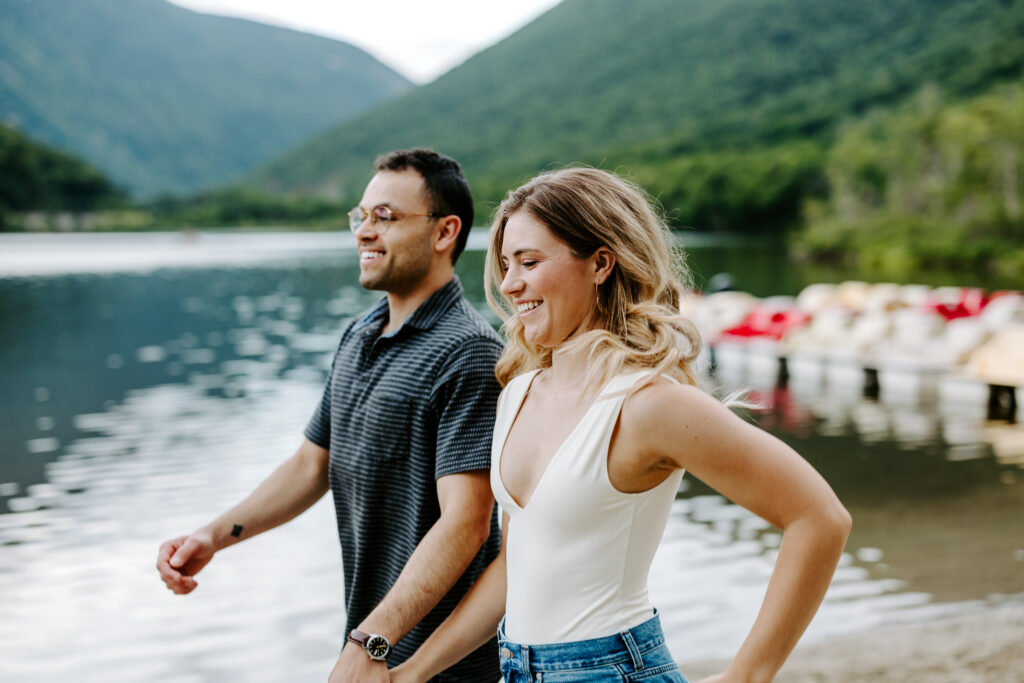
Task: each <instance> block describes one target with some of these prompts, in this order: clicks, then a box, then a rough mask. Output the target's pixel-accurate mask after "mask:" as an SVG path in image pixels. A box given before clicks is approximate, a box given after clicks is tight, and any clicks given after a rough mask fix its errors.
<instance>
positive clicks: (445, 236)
mask: <svg viewBox="0 0 1024 683" xmlns="http://www.w3.org/2000/svg"><path fill="white" fill-rule="evenodd" d="M437 223H438V228H437V232H436V233H435V235H434V251H436V252H438V253H440V252H444V251H448V250H449V249H452V248H454V245H455V241H456V240H457V239H458V237H459V233H460V232H462V219H461V218H459V217H458V216H455V215H452V216H445V217H444V218H441V219H440V220H438V222H437Z"/></svg>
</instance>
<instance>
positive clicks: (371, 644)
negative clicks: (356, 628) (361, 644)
mask: <svg viewBox="0 0 1024 683" xmlns="http://www.w3.org/2000/svg"><path fill="white" fill-rule="evenodd" d="M366 652H367V653H368V654H369V655H370V657H372V658H373V659H384V658H385V657H387V656H388V653H389V652H391V645H390V644H389V643H388V640H387V638H385V637H383V636H373V637H372V638H370V639H369V640H368V641H366Z"/></svg>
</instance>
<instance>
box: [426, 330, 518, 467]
mask: <svg viewBox="0 0 1024 683" xmlns="http://www.w3.org/2000/svg"><path fill="white" fill-rule="evenodd" d="M501 352H502V346H501V342H500V341H498V340H497V339H491V338H487V337H475V338H472V339H470V340H468V341H467V342H465V343H464V344H462V345H460V346H459V348H458V350H457V351H456V352H455V353H453V354H452V355H451V357H450V360H449V361H448V362H447V363H446V364H445V366H444V368H443V370H442V372H441V374H440V376H439V378H438V381H437V382H436V383H435V385H434V390H433V399H434V401H435V407H436V410H437V414H438V416H439V419H438V424H437V450H436V461H435V465H434V477H435V478H436V479H440V478H441V477H443V476H446V475H449V474H458V473H460V472H468V471H471V470H486V469H489V468H490V465H491V437H492V434H493V432H494V417H495V411H496V409H497V403H498V396H499V394H501V386H500V385H499V384H498V380H497V378H496V377H495V376H494V366H495V365H496V364H497V362H498V358H499V357H500V356H501Z"/></svg>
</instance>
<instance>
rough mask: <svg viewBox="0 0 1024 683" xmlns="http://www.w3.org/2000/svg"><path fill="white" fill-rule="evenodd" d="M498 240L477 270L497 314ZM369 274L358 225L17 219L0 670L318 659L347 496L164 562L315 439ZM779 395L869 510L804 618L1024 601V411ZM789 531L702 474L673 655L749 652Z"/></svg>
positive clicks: (672, 613)
mask: <svg viewBox="0 0 1024 683" xmlns="http://www.w3.org/2000/svg"><path fill="white" fill-rule="evenodd" d="M484 242H485V237H484V236H483V235H480V234H475V235H474V236H473V238H472V241H471V249H470V251H468V252H467V253H466V254H465V255H464V256H463V258H462V259H461V260H460V264H459V269H458V270H459V274H460V277H461V278H462V282H463V285H464V286H465V288H466V290H467V293H468V296H469V297H470V299H471V300H472V301H473V302H474V304H475V305H476V306H477V307H478V308H480V309H481V310H486V307H485V305H484V302H483V292H482V284H481V282H480V280H481V278H480V272H481V268H482V263H483V253H482V251H480V249H481V247H482V246H483V244H484ZM691 262H692V263H693V265H694V267H695V268H696V269H697V270H698V271H699V273H700V274H701V275H702V276H703V277H708V276H710V275H711V274H713V273H715V272H718V271H720V270H730V271H732V272H733V273H734V275H737V277H738V279H739V283H740V285H742V286H744V288H746V289H748V290H750V291H753V292H754V293H756V294H759V295H767V294H775V293H795V292H796V291H798V290H799V289H800V288H801V287H802V286H803V285H805V284H807V283H808V282H810V281H813V280H815V279H820V280H833V281H834V280H837V279H842V278H844V277H848V276H849V274H848V273H841V272H838V271H822V270H807V269H801V268H796V267H793V266H792V265H790V264H788V263H786V261H785V259H784V258H783V257H782V255H781V252H778V251H777V250H773V249H770V248H765V247H753V248H751V247H741V246H738V245H735V244H733V245H729V244H724V245H723V244H717V245H716V244H714V243H712V244H704V245H701V244H697V245H695V246H694V247H693V248H692V250H691ZM357 272H358V263H357V256H356V253H355V251H354V249H353V245H352V238H351V236H350V235H348V234H347V233H316V234H296V233H287V234H279V233H247V234H237V233H234V234H232V233H221V234H207V233H204V234H199V235H180V234H177V233H163V234H160V233H158V234H139V235H0V396H2V407H3V410H2V411H0V680H3V681H5V682H22V681H24V682H28V681H31V682H34V683H35V682H41V681H66V680H69V679H70V680H76V681H104V682H114V681H126V682H127V681H131V682H133V683H138V682H140V681H166V682H181V683H184V682H209V683H214V682H217V683H225V682H227V683H231V682H235V681H238V682H242V681H245V682H250V681H268V682H269V681H284V680H288V681H320V680H324V678H325V677H326V674H327V672H328V671H329V670H330V667H331V665H332V663H333V661H334V658H335V656H336V653H337V651H338V647H339V645H340V643H341V641H342V637H343V633H342V629H343V625H344V606H343V604H342V580H341V569H340V567H341V564H340V551H339V549H338V543H337V540H336V535H335V531H334V521H333V510H332V509H331V505H330V502H329V499H327V498H325V499H324V500H322V501H321V502H320V503H318V504H317V505H316V506H314V507H313V508H312V509H311V510H310V511H309V512H307V513H306V514H304V515H302V516H301V517H300V518H298V519H297V520H295V521H293V522H292V523H290V524H288V525H285V526H283V527H281V528H279V529H276V530H274V531H272V532H269V533H267V534H265V535H263V536H261V537H259V538H257V539H254V540H252V541H249V542H247V543H243V544H241V545H239V546H236V547H234V548H231V549H229V550H227V551H224V552H223V553H222V554H221V555H220V556H218V557H217V559H216V561H215V562H214V563H213V564H211V565H210V566H209V567H208V568H207V569H206V570H205V571H204V572H203V574H202V575H201V576H200V588H199V589H197V591H196V592H195V593H194V594H192V595H190V596H188V597H184V598H182V597H177V596H173V595H171V594H170V593H169V592H167V591H166V590H165V589H164V588H163V584H162V583H161V582H160V581H159V579H158V577H157V574H156V571H155V570H154V568H153V564H154V560H155V555H156V550H157V547H158V545H159V543H160V542H161V541H163V540H164V539H166V538H169V537H171V536H173V535H177V534H180V533H185V532H187V531H190V530H192V529H194V528H195V527H197V526H199V525H201V524H203V523H205V522H206V521H208V520H209V519H210V518H211V517H212V516H214V515H216V514H218V513H219V512H221V511H223V510H224V509H225V508H226V507H228V506H230V505H232V504H233V503H235V502H237V501H238V500H239V499H240V498H241V497H242V496H244V495H245V494H246V493H248V492H249V491H250V490H251V489H252V488H253V487H254V486H255V485H256V484H257V483H258V482H259V481H260V480H261V479H262V478H263V477H265V476H266V475H267V474H268V473H269V472H270V471H271V470H272V469H273V468H274V467H275V466H276V464H277V463H279V462H280V461H281V459H283V458H284V457H286V456H288V455H289V454H290V453H291V452H292V451H293V450H294V448H295V447H296V446H297V445H298V443H299V441H300V439H301V434H302V428H303V426H304V424H305V422H306V420H307V419H308V417H309V415H310V413H311V411H312V410H313V407H314V406H315V404H316V402H317V399H318V396H319V392H320V390H321V384H322V382H323V380H324V377H325V373H326V370H327V367H328V363H329V360H330V357H331V354H332V352H333V349H334V348H335V345H336V343H337V339H338V334H339V332H340V330H341V328H342V327H343V326H344V325H345V323H346V322H347V321H348V320H349V319H351V317H352V316H354V315H356V314H357V313H358V312H359V311H361V310H363V309H365V308H366V307H368V306H369V305H371V304H372V303H373V302H374V301H375V300H376V299H377V296H378V295H377V294H375V293H371V292H366V291H364V290H362V289H361V288H360V287H359V285H358V283H357ZM943 277H946V276H943V275H939V276H937V278H938V279H939V280H940V281H941V280H942V278H943ZM936 283H938V282H936ZM947 283H948V282H947ZM961 284H990V283H978V282H961ZM990 286H992V285H991V284H990ZM488 315H490V314H489V313H488ZM492 319H493V318H492ZM759 398H760V399H761V401H762V402H763V403H764V405H765V406H766V408H765V409H764V410H762V411H759V412H758V413H756V414H754V415H752V416H751V419H754V420H756V421H758V422H759V423H760V424H761V425H762V426H763V427H764V428H766V429H768V430H770V431H771V432H773V433H775V434H777V435H778V436H780V437H781V438H782V439H784V440H785V441H787V442H788V443H790V444H791V445H792V446H793V447H794V448H796V449H797V450H798V451H799V452H800V453H801V454H802V455H804V457H806V458H807V459H808V461H810V463H811V464H812V465H813V466H814V467H815V468H817V469H818V470H819V471H820V472H822V474H824V476H825V477H826V478H827V479H828V480H829V482H830V483H831V484H832V485H833V487H834V488H835V489H836V491H837V492H838V494H839V496H840V498H841V499H842V500H843V502H844V503H845V504H846V505H847V507H848V508H849V509H850V511H851V513H852V514H853V518H854V530H853V533H852V535H851V537H850V541H849V544H848V547H847V553H846V555H845V556H844V558H843V562H842V566H841V567H840V569H839V572H838V573H837V575H836V578H835V581H834V582H833V585H832V587H831V589H830V591H829V594H828V597H827V598H826V601H825V604H824V605H823V607H822V609H821V612H820V613H819V615H818V617H817V618H816V619H815V621H814V623H813V624H812V625H811V628H810V630H809V632H808V635H807V638H808V639H819V638H823V637H827V636H830V635H834V634H842V633H849V632H854V631H858V630H864V629H869V628H872V627H874V626H877V625H879V624H884V623H891V622H895V621H903V620H917V619H929V618H933V617H935V616H936V615H942V614H947V613H955V612H963V611H970V610H981V609H986V608H988V607H990V606H992V605H994V604H997V603H1001V602H1005V601H1008V600H1021V599H1024V471H1022V470H1021V463H1022V462H1024V430H1022V429H1021V428H1020V427H1019V426H1017V425H1013V424H1009V423H1005V422H991V421H987V420H986V419H985V406H983V405H978V406H971V405H966V404H961V405H956V406H946V405H942V404H939V403H935V402H934V401H932V402H928V401H924V402H921V401H913V400H906V399H904V400H901V401H900V402H898V403H882V402H879V401H878V400H875V399H871V398H865V397H864V396H862V395H860V393H859V392H853V393H852V394H851V393H850V392H849V391H846V392H844V391H841V390H837V389H830V388H829V387H828V386H825V385H823V384H808V385H805V386H801V385H800V384H793V383H792V382H791V383H790V385H789V386H787V387H785V388H771V387H768V388H766V389H763V390H761V391H760V393H759ZM778 542H779V535H778V533H777V532H776V531H775V530H774V529H772V528H770V527H769V526H768V525H766V524H765V523H764V522H762V521H761V520H759V519H757V518H755V517H753V516H752V515H750V514H749V513H748V512H746V511H745V510H743V509H741V508H738V507H736V506H734V505H731V504H729V503H728V502H726V501H725V500H723V499H722V498H721V497H719V496H717V495H716V494H715V493H714V492H713V491H711V490H708V489H707V488H706V487H704V486H703V485H702V484H700V483H699V482H696V481H693V480H690V479H685V480H684V484H683V487H682V490H681V491H680V494H679V496H678V499H677V501H676V505H675V508H674V510H673V512H672V515H671V518H670V521H669V525H668V529H667V531H666V534H665V538H664V541H663V543H662V545H661V548H660V550H659V553H658V555H657V558H656V560H655V563H654V566H653V568H652V571H651V592H652V598H653V600H654V602H655V604H656V605H658V606H659V608H660V610H661V613H662V616H663V619H664V623H665V627H666V631H667V634H668V639H669V644H670V646H671V648H672V650H673V653H674V654H675V655H676V657H677V658H678V659H680V660H682V661H686V660H693V659H698V658H705V657H712V656H726V655H728V654H729V653H730V652H732V651H734V650H735V648H736V647H737V646H738V645H739V643H740V642H741V640H742V638H743V636H744V635H745V633H746V631H747V629H748V628H749V626H750V623H751V622H752V620H753V618H754V615H755V612H756V610H757V607H758V604H759V601H760V597H761V596H762V595H763V592H764V588H765V584H766V582H767V579H768V576H769V573H770V571H771V567H772V561H773V557H774V553H775V551H776V548H777V546H778Z"/></svg>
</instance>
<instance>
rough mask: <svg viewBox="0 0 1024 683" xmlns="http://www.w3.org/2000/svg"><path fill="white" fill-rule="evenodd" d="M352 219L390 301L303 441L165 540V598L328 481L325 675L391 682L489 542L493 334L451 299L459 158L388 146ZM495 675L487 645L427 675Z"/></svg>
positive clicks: (366, 273)
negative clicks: (262, 475)
mask: <svg viewBox="0 0 1024 683" xmlns="http://www.w3.org/2000/svg"><path fill="white" fill-rule="evenodd" d="M374 170H375V171H376V174H375V175H374V176H373V179H372V180H371V181H370V183H369V184H368V185H367V186H366V190H365V192H364V193H363V198H362V200H361V201H360V203H359V206H358V207H356V208H355V209H353V210H352V212H351V213H350V214H349V217H350V227H351V228H352V230H353V231H354V232H355V235H356V238H357V240H358V246H359V271H360V274H359V283H360V284H361V285H362V286H363V287H366V288H368V289H374V290H382V291H384V292H386V294H387V295H386V297H384V298H383V299H381V301H380V302H379V303H378V304H377V305H376V306H374V307H373V308H372V309H370V310H369V311H368V312H367V313H365V314H364V315H362V316H361V317H360V318H358V319H357V320H355V321H354V322H353V323H352V324H351V325H349V326H348V328H347V329H346V330H345V331H344V333H343V334H342V337H341V343H340V344H339V346H338V350H337V353H336V354H335V357H334V362H333V364H332V366H331V371H330V375H329V377H328V379H327V385H326V387H325V389H324V393H323V398H322V400H321V403H320V405H319V407H318V409H317V410H316V411H315V412H314V414H313V417H312V419H311V420H310V422H309V424H308V425H307V427H306V430H305V437H306V438H305V440H304V441H303V443H302V445H301V446H300V447H299V449H298V451H297V452H296V453H295V454H294V455H293V456H292V457H291V458H289V459H288V460H286V461H285V462H284V463H283V464H282V465H281V466H280V467H278V468H277V470H275V471H274V472H273V473H272V474H271V475H270V476H269V477H268V478H267V479H266V480H264V481H263V483H261V484H260V485H259V486H258V487H257V488H256V490H255V491H253V492H252V493H251V494H250V495H249V496H248V497H247V498H246V499H245V500H243V501H242V502H241V503H239V504H238V505H237V506H235V507H234V508H232V509H231V510H229V511H228V512H226V513H225V514H223V515H221V516H220V517H218V518H217V519H215V520H214V521H213V522H211V523H210V524H208V525H206V526H204V527H203V528H201V529H199V530H198V531H196V532H194V533H193V534H191V535H189V536H182V537H179V538H176V539H173V540H170V541H167V542H166V543H164V544H163V545H162V546H161V547H160V552H159V555H158V559H157V569H158V570H159V571H160V575H161V578H162V579H163V580H164V583H166V584H167V587H168V588H170V589H171V590H172V591H174V592H175V593H189V592H191V591H192V590H193V589H194V588H195V587H196V580H195V575H196V574H197V573H198V572H199V570H201V569H202V568H203V567H204V566H205V565H206V564H207V563H208V562H209V561H210V559H212V558H213V556H214V554H215V553H216V552H217V551H218V550H220V549H222V548H226V547H228V546H230V545H233V544H234V543H237V542H239V541H241V540H244V539H247V538H250V537H252V536H254V535H256V534H259V533H262V532H264V531H267V530H268V529H271V528H273V527H276V526H278V525H280V524H283V523H284V522H286V521H288V520H290V519H292V518H293V517H295V516H296V515H298V514H300V513H301V512H303V511H304V510H306V509H308V508H309V507H310V506H311V505H313V503H315V502H316V501H317V500H318V499H319V498H320V497H321V496H322V495H323V494H324V493H326V492H327V490H328V489H330V490H331V492H332V493H333V496H334V504H335V510H336V513H337V519H338V535H339V538H340V541H341V546H342V562H343V565H344V574H345V602H346V609H347V613H348V624H347V626H346V631H347V632H348V634H349V635H348V639H347V642H346V644H345V646H344V648H343V649H342V651H341V655H340V656H339V657H338V661H337V663H336V664H335V666H334V670H333V671H332V672H331V677H330V681H331V682H332V683H347V682H350V681H351V682H354V681H358V682H359V683H366V682H368V681H387V680H388V671H387V667H388V665H392V666H393V665H395V664H398V663H400V662H402V661H404V660H405V658H406V657H408V656H409V655H410V654H412V652H414V651H415V650H416V648H418V647H419V645H420V644H421V643H422V642H423V641H424V640H425V639H426V638H427V636H428V635H430V633H431V632H432V631H433V630H434V629H435V628H436V627H437V625H438V624H440V623H441V622H442V621H443V620H444V618H445V617H446V616H447V615H448V614H449V613H450V612H451V610H452V609H453V608H454V607H455V605H456V604H457V603H458V601H459V600H460V599H461V598H462V596H463V595H464V594H465V592H466V591H467V590H468V588H469V586H470V585H471V584H472V582H473V581H475V580H476V578H477V577H478V576H479V575H480V573H481V572H482V571H483V569H484V568H485V567H486V566H487V565H488V563H489V562H490V561H491V560H492V559H493V558H494V557H495V555H496V554H497V551H498V544H499V542H500V537H499V533H498V528H497V516H496V514H495V509H494V499H493V498H492V496H491V490H490V484H489V478H488V472H487V468H488V467H489V465H490V443H491V432H492V429H493V423H494V413H495V404H496V401H497V396H498V393H499V391H500V389H499V386H498V383H497V380H496V379H495V377H494V365H495V363H496V361H497V359H498V357H499V355H500V354H501V346H502V345H501V341H500V338H499V337H498V336H497V334H495V333H494V331H493V330H492V329H491V327H490V326H489V325H488V324H487V323H486V321H484V319H483V318H482V317H481V316H480V315H479V314H478V313H477V312H476V311H474V310H473V308H472V307H471V306H470V305H469V304H468V303H467V302H466V301H465V299H464V298H463V297H462V288H461V286H460V284H459V281H458V278H456V277H455V275H454V264H455V260H456V259H457V258H458V256H459V254H460V253H461V252H462V250H463V248H464V247H465V245H466V239H467V237H468V234H469V229H470V227H471V226H472V224H473V202H472V197H471V196H470V193H469V187H468V186H467V184H466V181H465V178H464V177H463V175H462V171H461V169H460V168H459V165H458V164H457V163H456V162H455V161H454V160H452V159H450V158H448V157H445V156H442V155H439V154H436V153H434V152H431V151H427V150H419V149H416V150H408V151H398V152H392V153H391V154H388V155H385V156H383V157H381V158H380V159H378V160H377V162H376V163H375V165H374ZM499 677H500V674H499V671H498V659H497V646H496V644H495V643H494V642H492V643H490V644H488V645H485V646H484V647H482V648H480V649H479V650H478V651H476V652H475V653H474V654H473V655H471V656H470V657H468V658H466V659H465V660H463V661H462V662H460V663H459V664H457V665H456V666H454V667H452V668H451V669H449V670H448V671H446V672H445V673H443V674H441V676H439V677H438V678H437V679H435V680H437V681H472V682H474V683H476V682H477V681H493V680H497V679H498V678H499Z"/></svg>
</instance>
